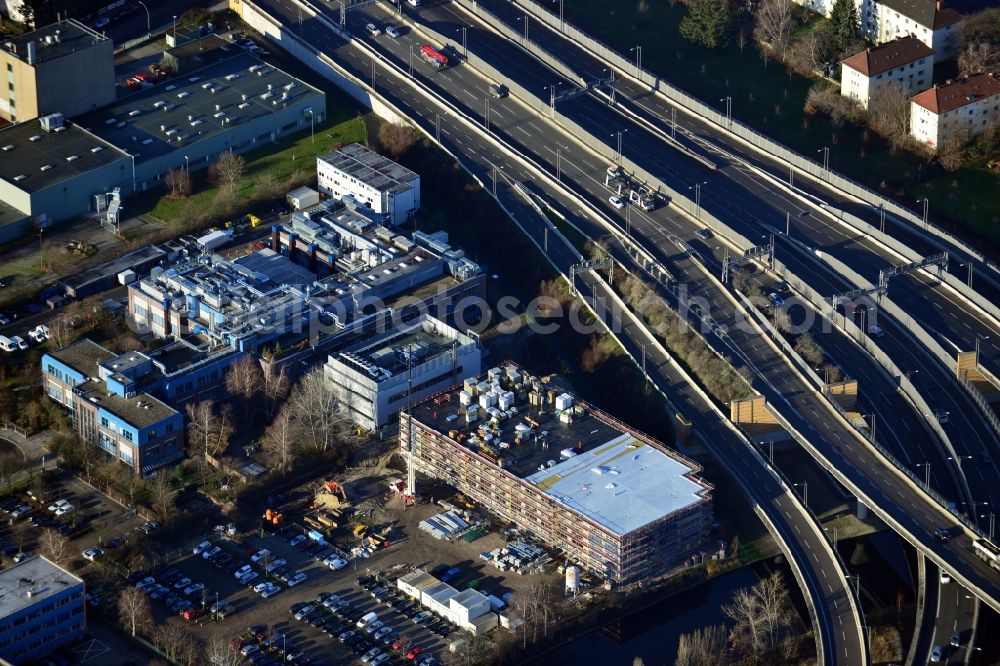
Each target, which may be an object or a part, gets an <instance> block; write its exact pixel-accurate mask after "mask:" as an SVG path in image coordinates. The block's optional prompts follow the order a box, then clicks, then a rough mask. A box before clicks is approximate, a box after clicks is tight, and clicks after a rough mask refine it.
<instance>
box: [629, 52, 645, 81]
mask: <svg viewBox="0 0 1000 666" xmlns="http://www.w3.org/2000/svg"><path fill="white" fill-rule="evenodd" d="M629 51H630V52H631V51H635V78H637V79H638V78H639V77H640V76H641V75H642V47H641V46H633V47H632V48H630V49H629Z"/></svg>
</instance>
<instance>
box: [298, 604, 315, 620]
mask: <svg viewBox="0 0 1000 666" xmlns="http://www.w3.org/2000/svg"><path fill="white" fill-rule="evenodd" d="M315 611H316V609H315V608H313V607H312V606H311V605H309V604H306V605H305V606H303V607H302V608H300V609H299V610H298V611H297V612H296V613H295V616H294V617H295V619H296V620H300V621H301V620H304V619H305V618H307V617H309V616H310V615H312V614H313V613H314V612H315Z"/></svg>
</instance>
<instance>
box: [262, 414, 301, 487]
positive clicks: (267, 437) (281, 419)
mask: <svg viewBox="0 0 1000 666" xmlns="http://www.w3.org/2000/svg"><path fill="white" fill-rule="evenodd" d="M262 444H263V447H264V455H265V456H266V457H267V461H268V463H269V464H270V465H271V467H273V468H274V469H277V470H279V471H281V472H287V471H288V470H289V469H290V468H291V466H292V463H293V460H294V453H295V451H294V447H295V425H294V423H293V420H292V415H291V409H290V408H289V407H288V406H286V407H285V408H284V409H282V410H281V411H279V412H278V415H277V416H276V417H275V418H274V420H273V421H271V425H269V426H268V427H267V431H266V432H265V433H264V439H263V441H262Z"/></svg>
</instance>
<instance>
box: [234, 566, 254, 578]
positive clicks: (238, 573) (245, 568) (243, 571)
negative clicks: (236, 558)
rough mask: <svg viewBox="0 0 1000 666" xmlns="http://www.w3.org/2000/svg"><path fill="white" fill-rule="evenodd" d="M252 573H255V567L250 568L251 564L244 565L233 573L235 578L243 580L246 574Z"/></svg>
mask: <svg viewBox="0 0 1000 666" xmlns="http://www.w3.org/2000/svg"><path fill="white" fill-rule="evenodd" d="M251 571H253V567H252V566H250V565H249V564H244V565H243V566H241V567H240V568H239V569H237V570H236V571H234V572H233V578H241V577H243V576H245V575H246V574H248V573H250V572H251Z"/></svg>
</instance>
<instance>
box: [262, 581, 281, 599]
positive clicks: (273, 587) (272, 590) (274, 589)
mask: <svg viewBox="0 0 1000 666" xmlns="http://www.w3.org/2000/svg"><path fill="white" fill-rule="evenodd" d="M278 592H281V586H280V585H277V584H275V583H268V584H267V587H266V588H265V589H264V591H263V592H261V593H260V596H262V597H264V598H265V599H270V598H271V597H273V596H274V595H276V594H277V593H278Z"/></svg>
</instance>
